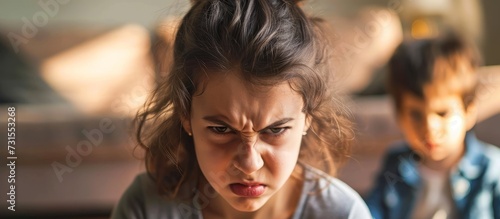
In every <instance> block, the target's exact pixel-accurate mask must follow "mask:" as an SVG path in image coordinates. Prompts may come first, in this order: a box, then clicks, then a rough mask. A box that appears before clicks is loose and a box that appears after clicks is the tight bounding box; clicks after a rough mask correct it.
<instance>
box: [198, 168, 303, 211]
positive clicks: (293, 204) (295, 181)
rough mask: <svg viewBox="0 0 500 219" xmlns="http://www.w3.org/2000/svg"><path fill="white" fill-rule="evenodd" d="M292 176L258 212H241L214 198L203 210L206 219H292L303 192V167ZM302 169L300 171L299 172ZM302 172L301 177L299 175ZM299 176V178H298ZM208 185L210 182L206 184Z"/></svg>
mask: <svg viewBox="0 0 500 219" xmlns="http://www.w3.org/2000/svg"><path fill="white" fill-rule="evenodd" d="M295 169H296V170H294V173H292V176H290V178H289V179H288V180H287V182H286V183H285V184H284V185H283V187H282V188H281V189H280V190H279V191H278V192H276V194H274V195H273V196H272V197H271V198H270V199H269V200H268V201H267V202H266V204H264V206H262V208H260V209H259V210H257V211H254V212H241V211H237V210H235V209H234V208H233V207H231V206H230V205H229V204H228V203H227V202H226V201H225V200H224V199H223V198H222V197H221V196H217V197H216V198H214V199H213V200H212V201H211V202H210V203H209V204H208V206H207V207H206V208H205V209H203V210H202V214H203V218H204V219H212V218H238V219H240V218H241V219H260V218H280V219H287V218H291V217H292V216H293V214H294V213H295V210H296V208H297V205H298V203H299V201H300V197H301V192H302V189H297V188H302V187H303V184H304V179H303V175H302V167H300V166H299V165H297V168H295ZM297 169H300V170H297ZM297 171H300V175H299V174H298V173H297ZM297 176H298V177H297ZM204 183H208V182H206V181H205V182H204Z"/></svg>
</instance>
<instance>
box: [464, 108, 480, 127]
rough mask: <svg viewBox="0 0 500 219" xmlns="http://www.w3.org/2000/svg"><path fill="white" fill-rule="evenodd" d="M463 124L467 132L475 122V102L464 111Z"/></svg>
mask: <svg viewBox="0 0 500 219" xmlns="http://www.w3.org/2000/svg"><path fill="white" fill-rule="evenodd" d="M465 122H466V125H467V126H466V128H467V131H469V130H470V129H471V128H472V127H474V125H475V124H476V122H477V105H476V103H475V102H472V103H470V104H469V106H467V109H465Z"/></svg>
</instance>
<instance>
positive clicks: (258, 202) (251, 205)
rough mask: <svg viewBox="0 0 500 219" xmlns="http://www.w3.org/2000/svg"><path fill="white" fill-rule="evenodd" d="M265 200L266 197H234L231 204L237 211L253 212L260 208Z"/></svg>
mask: <svg viewBox="0 0 500 219" xmlns="http://www.w3.org/2000/svg"><path fill="white" fill-rule="evenodd" d="M266 202H267V199H265V200H264V199H261V198H260V199H249V198H236V200H232V203H231V206H232V207H233V208H234V209H236V210H237V211H241V212H254V211H257V210H259V209H260V208H262V206H264V204H265V203H266Z"/></svg>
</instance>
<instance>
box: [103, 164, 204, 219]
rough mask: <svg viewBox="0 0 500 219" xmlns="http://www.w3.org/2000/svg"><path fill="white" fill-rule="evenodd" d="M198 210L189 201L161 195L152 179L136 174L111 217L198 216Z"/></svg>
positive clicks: (174, 217) (139, 218) (177, 217)
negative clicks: (180, 200) (169, 198)
mask: <svg viewBox="0 0 500 219" xmlns="http://www.w3.org/2000/svg"><path fill="white" fill-rule="evenodd" d="M198 215H199V210H198V209H196V208H193V207H192V205H191V204H190V203H189V202H185V203H184V202H179V201H178V200H168V199H167V198H165V197H163V196H161V195H160V194H159V192H158V190H157V187H156V184H155V182H154V181H153V179H152V178H151V177H150V176H149V175H148V174H147V173H142V174H140V175H138V176H137V177H136V178H135V180H134V181H133V182H132V184H131V185H130V186H129V187H128V188H127V190H126V191H125V193H124V194H123V195H122V197H121V198H120V201H119V202H118V204H117V205H116V206H115V208H114V209H113V212H112V214H111V218H113V219H115V218H116V219H118V218H131V219H132V218H133V219H143V218H172V219H180V218H200V217H199V216H198Z"/></svg>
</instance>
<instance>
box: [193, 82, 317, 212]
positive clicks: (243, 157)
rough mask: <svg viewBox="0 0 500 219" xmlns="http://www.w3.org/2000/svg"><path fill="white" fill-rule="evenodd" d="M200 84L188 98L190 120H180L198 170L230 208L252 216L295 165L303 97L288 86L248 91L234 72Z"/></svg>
mask: <svg viewBox="0 0 500 219" xmlns="http://www.w3.org/2000/svg"><path fill="white" fill-rule="evenodd" d="M203 82H204V83H202V85H206V86H205V87H204V91H203V92H198V93H201V95H194V96H193V99H192V105H191V106H192V108H191V118H190V119H189V120H184V121H183V126H184V129H185V130H186V131H187V132H189V133H192V136H193V138H194V144H195V151H196V156H197V159H198V164H199V166H200V169H201V171H202V172H203V174H204V176H205V178H206V179H207V181H208V182H209V183H210V185H211V186H212V187H213V188H214V189H215V191H217V193H218V194H219V195H220V197H222V198H223V199H224V200H225V202H227V203H228V204H229V205H230V206H232V207H233V208H234V209H236V210H238V211H244V212H251V211H256V210H258V209H260V208H261V207H262V206H263V205H264V204H265V203H266V202H267V201H268V200H269V198H270V197H272V196H273V195H274V194H276V192H278V191H279V190H280V188H281V187H282V186H283V185H284V184H285V183H286V182H287V180H288V179H289V178H290V175H291V173H292V171H293V170H294V168H295V166H296V164H297V159H298V155H299V150H300V145H301V140H302V135H303V133H304V132H305V131H307V127H308V125H307V124H306V115H305V114H304V113H303V112H302V108H303V100H302V97H301V95H300V94H298V93H297V92H295V91H293V90H292V89H291V88H290V85H289V84H288V83H287V82H284V83H282V84H278V85H276V86H272V87H271V86H270V87H255V86H254V87H252V86H249V85H248V83H245V82H244V81H242V79H240V78H239V77H238V73H237V72H230V73H228V74H224V73H216V74H211V76H210V78H206V79H205V80H204V81H203ZM201 87H203V86H201ZM290 192H296V191H290Z"/></svg>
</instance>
